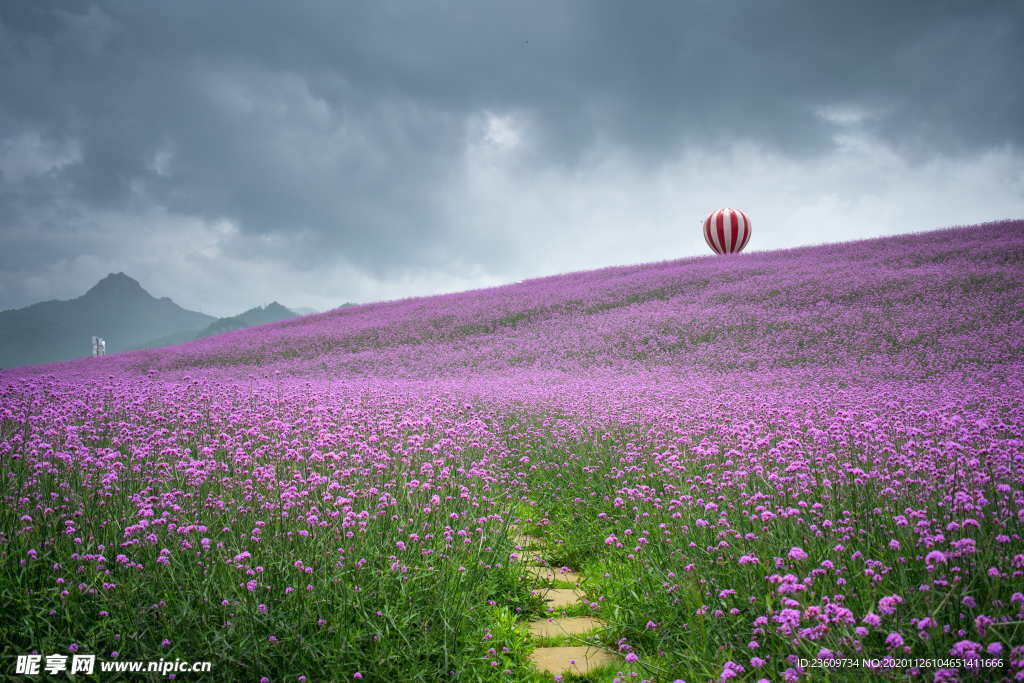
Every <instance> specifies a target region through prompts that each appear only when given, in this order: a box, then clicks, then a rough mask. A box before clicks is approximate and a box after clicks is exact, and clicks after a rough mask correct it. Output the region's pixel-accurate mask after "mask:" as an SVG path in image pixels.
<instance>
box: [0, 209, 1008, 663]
mask: <svg viewBox="0 0 1024 683" xmlns="http://www.w3.org/2000/svg"><path fill="white" fill-rule="evenodd" d="M0 476H2V483H0V496H2V499H3V507H2V511H0V560H2V563H0V566H2V574H0V606H2V609H0V647H2V648H3V651H4V659H3V662H4V664H3V666H8V665H9V664H10V663H11V662H13V659H14V657H13V655H15V654H21V653H28V652H32V651H38V652H43V653H52V652H59V653H65V654H68V653H70V652H74V651H76V650H80V651H84V652H93V653H95V654H97V655H98V656H99V657H101V658H105V659H116V658H122V659H158V658H160V657H164V658H167V659H174V658H176V657H180V658H182V659H192V660H199V659H202V660H210V661H212V662H213V677H214V678H216V679H218V680H251V681H259V680H263V679H266V680H270V681H295V680H326V681H338V680H353V679H354V678H355V679H362V680H364V681H367V680H374V681H395V680H424V681H437V680H544V678H543V676H541V675H540V674H538V673H536V672H534V671H532V670H531V669H530V668H529V665H528V663H527V661H526V655H527V654H528V652H529V649H530V647H532V646H531V644H530V643H529V641H528V639H526V638H524V636H523V630H522V626H521V624H522V623H523V621H524V620H526V619H527V618H529V617H531V615H539V614H541V613H542V610H543V607H542V605H541V603H540V601H539V600H538V599H537V598H536V597H535V596H533V595H531V593H530V587H531V582H530V578H529V577H528V576H527V574H526V572H525V571H524V567H523V563H522V561H521V557H520V553H519V551H520V550H521V548H519V547H518V546H517V545H516V539H515V536H516V534H517V533H519V532H522V531H523V530H529V531H531V532H532V533H537V534H543V535H544V537H545V538H547V539H550V540H551V542H552V543H553V546H554V547H555V548H556V550H555V551H554V555H553V556H551V557H549V558H547V559H549V560H550V561H552V562H553V563H554V565H555V566H567V567H572V568H574V569H578V570H580V571H581V572H583V573H584V574H585V575H586V576H587V579H586V581H584V583H583V585H582V589H583V591H584V592H585V593H586V596H587V604H586V605H584V606H582V607H581V610H582V611H579V615H581V616H582V615H593V616H598V617H600V618H602V619H604V620H605V621H607V622H608V624H609V627H608V628H607V629H606V630H605V631H603V632H602V634H601V636H600V638H601V640H602V641H603V643H602V644H603V645H605V646H607V647H609V648H610V649H613V650H615V651H617V652H618V653H619V654H620V655H621V658H622V663H621V665H620V666H618V667H611V668H610V669H607V670H606V671H603V672H600V673H599V674H597V675H596V677H592V680H612V679H615V678H618V679H622V680H636V681H641V680H649V681H675V680H686V681H709V680H719V679H735V680H749V681H757V680H761V679H765V680H769V681H795V680H821V679H829V680H866V679H880V680H886V679H898V680H903V679H905V678H907V677H908V676H910V677H912V678H915V679H919V680H928V681H931V680H939V681H954V680H968V681H970V680H978V681H988V680H1001V679H1002V680H1014V679H1016V680H1024V540H1022V533H1024V221H1008V222H1001V223H989V224H984V225H981V226H974V227H965V228H955V229H949V230H941V231H936V232H930V233H921V234H915V235H906V236H901V237H891V238H884V239H877V240H869V241H863V242H856V243H849V244H834V245H826V246H820V247H809V248H801V249H793V250H788V251H777V252H766V253H749V254H743V255H735V256H728V257H707V258H691V259H684V260H678V261H666V262H663V263H656V264H647V265H639V266H629V267H617V268H608V269H604V270H599V271H592V272H586V273H574V274H568V275H561V276H556V277H549V278H544V279H539V280H531V281H527V282H523V283H518V284H514V285H509V286H505V287H499V288H495V289H488V290H480V291H472V292H465V293H460V294H451V295H444V296H436V297H429V298H421V299H409V300H403V301H394V302H387V303H380V304H369V305H362V306H356V307H351V308H342V309H338V310H336V311H333V312H329V313H324V314H320V315H316V316H308V317H304V318H299V319H295V320H290V321H285V322H282V323H276V324H273V325H269V326H265V327H260V328H254V329H250V330H243V331H239V332H234V333H230V334H225V335H222V336H219V337H213V338H207V339H202V340H199V341H196V342H192V343H190V344H186V345H183V346H180V347H174V348H167V349H161V350H157V351H139V352H131V353H124V354H118V355H114V356H108V357H105V358H97V359H93V358H90V359H83V360H80V361H74V362H68V363H61V364H53V365H47V366H38V367H32V368H22V369H15V370H5V371H2V372H0ZM513 525H514V526H515V527H516V528H513ZM114 653H116V654H114ZM845 658H856V660H857V661H861V659H862V658H863V659H870V660H877V661H875V662H874V664H872V668H871V669H870V670H869V669H867V668H864V667H861V668H857V669H847V670H839V669H835V668H833V669H822V668H814V667H813V663H814V662H815V660H818V661H821V660H831V659H845ZM802 660H806V662H805V663H801V662H802ZM10 670H13V669H10V668H9V669H8V672H9V671H10ZM188 677H189V676H188V675H183V676H180V678H188ZM303 677H304V678H303ZM26 680H27V679H26ZM104 680H106V678H105V679H104ZM548 680H550V677H549V678H548ZM566 680H570V677H566Z"/></svg>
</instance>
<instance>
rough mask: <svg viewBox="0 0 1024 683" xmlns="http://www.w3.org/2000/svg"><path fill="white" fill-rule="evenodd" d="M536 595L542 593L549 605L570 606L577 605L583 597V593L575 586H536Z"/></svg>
mask: <svg viewBox="0 0 1024 683" xmlns="http://www.w3.org/2000/svg"><path fill="white" fill-rule="evenodd" d="M532 592H533V594H534V595H540V596H541V597H543V598H544V600H545V601H547V603H548V606H549V607H554V608H555V609H558V608H559V607H569V606H570V605H575V604H577V603H578V602H579V601H580V598H582V597H583V594H582V593H581V592H580V591H578V590H576V589H575V588H535V589H534V590H533V591H532Z"/></svg>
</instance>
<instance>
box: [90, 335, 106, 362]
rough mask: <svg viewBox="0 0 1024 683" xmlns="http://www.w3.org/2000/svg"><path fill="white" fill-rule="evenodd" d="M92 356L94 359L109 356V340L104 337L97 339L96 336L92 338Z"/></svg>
mask: <svg viewBox="0 0 1024 683" xmlns="http://www.w3.org/2000/svg"><path fill="white" fill-rule="evenodd" d="M92 355H93V356H94V357H95V356H105V355H107V340H106V339H104V338H103V337H95V336H94V337H93V338H92Z"/></svg>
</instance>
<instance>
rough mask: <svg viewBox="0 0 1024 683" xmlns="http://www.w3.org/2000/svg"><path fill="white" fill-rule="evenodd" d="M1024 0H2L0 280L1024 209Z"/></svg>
mask: <svg viewBox="0 0 1024 683" xmlns="http://www.w3.org/2000/svg"><path fill="white" fill-rule="evenodd" d="M1022 27H1024V3H1021V2H1019V0H1007V1H1006V2H986V1H984V0H963V1H962V2H944V1H941V0H928V1H926V2H925V1H922V2H904V1H893V0H882V1H879V2H873V1H864V0H856V1H851V0H834V1H823V0H807V1H802V2H773V1H771V0H751V1H749V2H729V1H727V0H713V1H712V0H707V1H698V0H694V1H683V0H680V1H678V2H675V1H673V2H632V1H627V0H587V1H582V0H581V1H578V2H575V1H574V2H560V1H557V0H539V1H537V2H531V1H524V0H514V1H504V2H490V1H481V0H465V1H464V2H419V1H414V0H410V1H409V2H391V1H387V0H385V1H381V0H373V2H337V1H335V0H331V1H326V0H325V1H324V2H286V1H282V0H275V1H273V2H257V1H254V0H240V1H238V2H225V1H221V0H218V1H216V2H205V1H203V2H200V1H198V0H196V1H185V0H182V1H177V0H176V1H174V2H157V1H152V2H146V1H140V0H124V1H123V2H99V3H90V2H80V1H78V0H75V1H70V0H69V1H67V2H51V1H48V0H5V1H4V2H0V309H5V308H15V307H21V306H25V305H27V304H30V303H33V302H35V301H39V300H43V299H50V298H61V299H63V298H73V297H75V296H78V295H80V294H81V293H83V292H84V291H85V290H86V289H87V288H88V287H89V286H91V285H92V284H94V283H95V282H96V281H97V280H99V279H100V278H101V277H103V276H104V275H106V274H107V273H108V272H112V271H124V272H126V273H127V274H129V275H131V276H133V277H135V278H136V279H137V280H139V281H140V282H141V283H142V285H143V286H144V287H145V288H147V289H148V290H149V291H150V292H151V293H152V294H154V295H155V296H170V297H171V298H173V299H174V300H175V301H176V302H178V303H179V304H181V305H183V306H186V307H188V308H193V309H198V310H202V311H204V312H207V313H210V314H215V315H229V314H234V313H237V312H239V311H241V310H243V309H246V308H249V307H252V306H254V305H257V304H262V303H266V302H268V301H271V300H274V299H276V300H279V301H281V302H282V303H284V304H286V305H291V306H310V307H315V308H317V309H327V308H332V307H334V306H336V305H338V304H341V303H343V302H346V301H355V302H366V301H375V300H382V299H394V298H400V297H406V296H415V295H422V294H432V293H437V292H444V291H456V290H464V289H472V288H477V287H484V286H490V285H494V284H502V283H507V282H514V281H517V280H521V279H525V278H529V277H534V276H540V275H548V274H554V273H561V272H566V271H572V270H581V269H590V268H597V267H604V266H609V265H617V264H628V263H638V262H647V261H660V260H666V259H672V258H679V257H683V256H690V255H695V254H705V253H709V250H708V247H707V245H706V244H705V243H704V241H703V238H702V237H701V234H700V231H699V228H698V222H699V221H700V220H701V219H702V218H703V217H704V216H706V215H707V214H708V213H709V212H710V211H712V210H714V209H716V208H719V207H725V206H729V207H735V208H740V209H743V210H744V211H745V212H746V213H747V214H748V215H749V216H750V219H751V226H752V236H751V241H750V243H749V245H748V247H747V249H748V250H767V249H777V248H781V247H790V246H795V245H803V244H816V243H821V242H834V241H842V240H850V239H858V238H865V237H874V236H879V235H886V234H894V233H900V232H911V231H920V230H928V229H933V228H940V227H947V226H952V225H963V224H970V223H978V222H982V221H987V220H995V219H1000V218H1020V217H1024V88H1022V87H1021V78H1022V76H1021V74H1024V29H1022Z"/></svg>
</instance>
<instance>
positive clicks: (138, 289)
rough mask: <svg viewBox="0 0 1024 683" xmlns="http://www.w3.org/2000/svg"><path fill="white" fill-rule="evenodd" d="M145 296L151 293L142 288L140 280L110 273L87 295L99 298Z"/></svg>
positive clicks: (122, 274)
mask: <svg viewBox="0 0 1024 683" xmlns="http://www.w3.org/2000/svg"><path fill="white" fill-rule="evenodd" d="M140 293H141V294H145V295H146V296H149V292H147V291H146V290H144V289H143V288H142V285H140V284H139V282H138V280H135V279H134V278H131V277H129V276H127V275H125V274H124V273H120V272H118V273H110V274H109V275H107V276H106V277H105V278H103V279H102V280H100V281H99V282H97V283H96V284H95V285H93V286H92V287H91V288H90V289H89V291H87V292H86V293H85V296H97V295H110V294H114V295H124V294H133V295H138V294H140Z"/></svg>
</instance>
